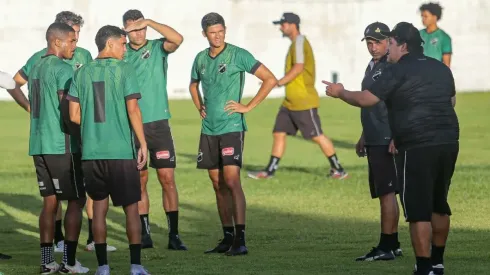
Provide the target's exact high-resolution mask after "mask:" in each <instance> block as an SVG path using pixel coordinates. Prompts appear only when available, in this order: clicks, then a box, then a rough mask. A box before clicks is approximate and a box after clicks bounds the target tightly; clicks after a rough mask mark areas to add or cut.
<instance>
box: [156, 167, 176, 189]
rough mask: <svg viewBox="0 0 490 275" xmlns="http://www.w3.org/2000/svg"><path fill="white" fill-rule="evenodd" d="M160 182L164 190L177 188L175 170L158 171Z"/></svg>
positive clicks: (163, 169) (162, 169) (164, 169)
mask: <svg viewBox="0 0 490 275" xmlns="http://www.w3.org/2000/svg"><path fill="white" fill-rule="evenodd" d="M157 174H158V180H159V181H160V184H161V185H162V187H163V188H164V189H167V188H174V187H175V176H174V169H173V168H161V169H158V170H157Z"/></svg>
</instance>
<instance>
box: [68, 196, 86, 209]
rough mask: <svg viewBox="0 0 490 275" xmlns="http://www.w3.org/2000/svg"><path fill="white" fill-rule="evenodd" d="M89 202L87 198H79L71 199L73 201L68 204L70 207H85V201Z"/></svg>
mask: <svg viewBox="0 0 490 275" xmlns="http://www.w3.org/2000/svg"><path fill="white" fill-rule="evenodd" d="M86 202H87V198H85V197H84V198H78V199H75V200H71V201H68V206H69V207H78V208H80V210H81V209H83V207H85V203H86Z"/></svg>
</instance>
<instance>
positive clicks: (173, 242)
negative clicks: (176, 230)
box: [167, 235, 187, 250]
mask: <svg viewBox="0 0 490 275" xmlns="http://www.w3.org/2000/svg"><path fill="white" fill-rule="evenodd" d="M167 248H168V249H170V250H187V247H186V246H185V245H184V243H183V242H182V241H181V240H180V238H179V235H171V236H169V237H168V247H167Z"/></svg>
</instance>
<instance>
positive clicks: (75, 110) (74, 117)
mask: <svg viewBox="0 0 490 275" xmlns="http://www.w3.org/2000/svg"><path fill="white" fill-rule="evenodd" d="M69 109H70V120H71V122H73V123H75V124H76V125H80V120H81V115H80V103H78V102H76V101H72V100H70V105H69Z"/></svg>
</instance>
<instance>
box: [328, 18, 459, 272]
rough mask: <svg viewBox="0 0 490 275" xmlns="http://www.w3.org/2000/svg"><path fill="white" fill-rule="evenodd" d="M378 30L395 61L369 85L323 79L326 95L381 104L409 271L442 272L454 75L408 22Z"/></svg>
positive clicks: (454, 140) (453, 155) (454, 143)
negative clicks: (426, 50) (394, 163)
mask: <svg viewBox="0 0 490 275" xmlns="http://www.w3.org/2000/svg"><path fill="white" fill-rule="evenodd" d="M383 34H384V35H386V36H388V37H389V39H390V46H389V55H388V61H389V62H392V63H396V64H393V65H392V66H390V67H389V68H387V69H386V70H384V71H383V74H382V75H381V76H380V77H379V79H378V80H377V81H376V82H375V83H374V84H373V85H372V86H371V87H370V88H369V89H367V90H364V91H362V92H350V91H347V90H345V89H344V87H343V86H342V84H333V83H330V82H327V81H324V83H325V84H327V85H328V87H327V95H330V96H332V97H338V98H340V99H342V100H343V101H345V102H347V103H349V104H351V105H354V106H360V107H368V106H373V105H375V104H376V103H378V102H379V101H384V102H385V103H386V106H387V108H388V117H389V121H390V128H391V130H392V131H393V138H394V141H395V146H396V147H397V149H398V151H399V154H400V155H401V157H402V158H403V162H402V164H401V169H399V173H401V178H402V182H401V186H400V195H401V201H402V205H403V209H404V214H405V218H406V220H407V222H409V223H410V235H411V238H412V244H413V248H414V251H415V255H416V257H417V265H416V267H417V268H416V271H415V274H423V275H427V274H443V273H444V266H443V254H444V248H445V244H446V239H447V235H448V232H449V216H450V215H451V209H450V207H449V204H448V202H447V196H448V191H449V185H450V184H451V178H452V176H453V172H454V167H455V164H456V159H457V157H458V152H459V123H458V118H457V116H456V112H455V111H454V108H453V107H454V104H455V95H456V91H455V84H454V78H453V75H452V73H451V70H450V69H449V68H448V67H447V66H446V65H444V64H443V63H441V62H439V61H437V60H435V59H433V58H430V57H427V56H424V55H423V48H422V46H421V45H422V43H423V42H422V38H421V37H420V34H419V32H418V30H417V29H416V28H415V27H414V26H413V25H412V24H409V23H406V22H401V23H398V24H397V25H396V26H395V27H394V29H393V30H392V31H391V32H388V33H383ZM431 233H432V254H431ZM431 260H432V262H431ZM432 270H433V271H432Z"/></svg>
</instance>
